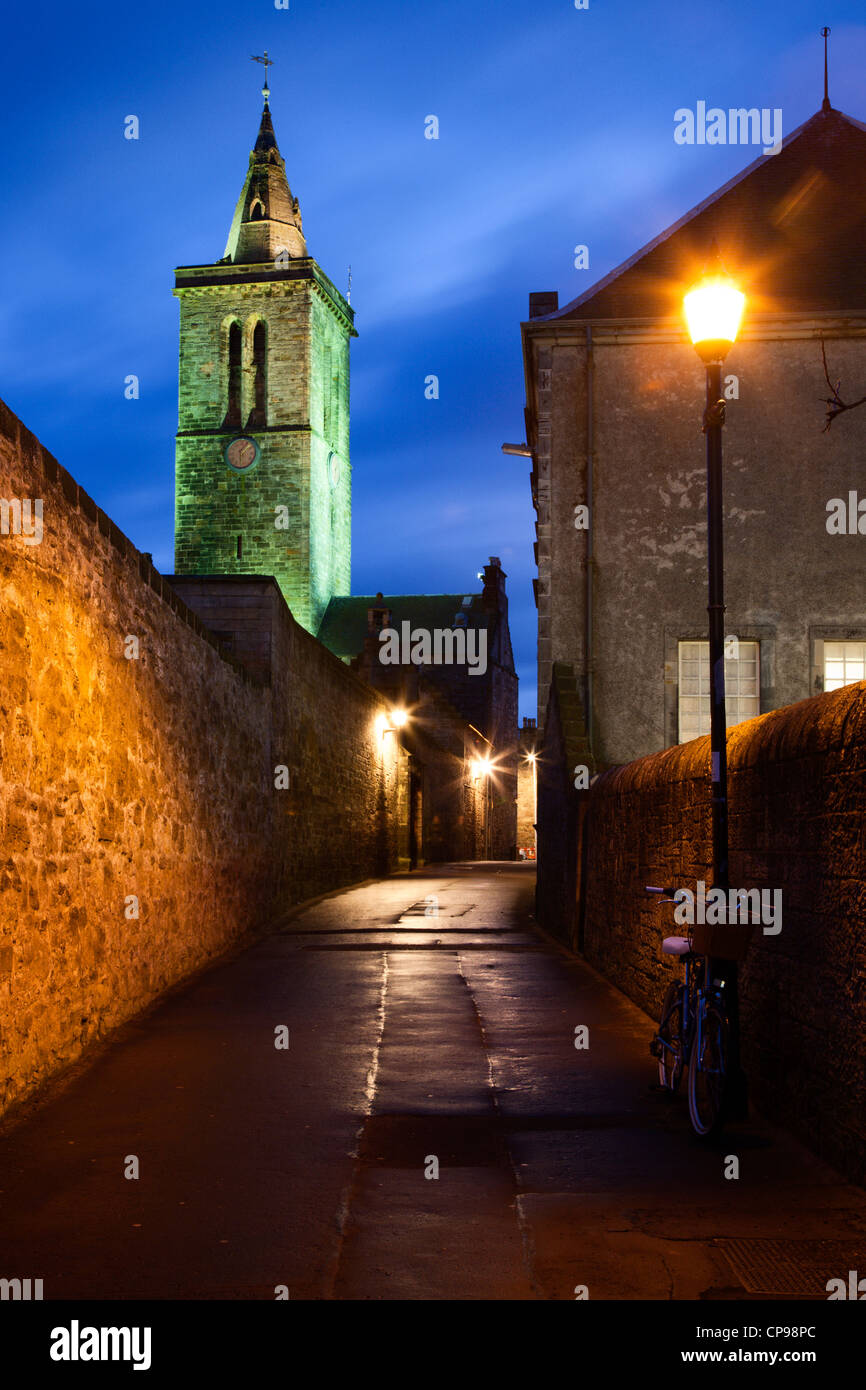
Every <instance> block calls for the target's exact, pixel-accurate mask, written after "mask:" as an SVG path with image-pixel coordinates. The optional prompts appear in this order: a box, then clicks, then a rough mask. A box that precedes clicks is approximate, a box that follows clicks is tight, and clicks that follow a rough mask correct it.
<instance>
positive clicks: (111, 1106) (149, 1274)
mask: <svg viewBox="0 0 866 1390" xmlns="http://www.w3.org/2000/svg"><path fill="white" fill-rule="evenodd" d="M533 887H534V878H533V872H532V868H531V866H528V865H516V864H481V865H478V864H475V865H465V866H464V865H458V866H453V865H449V866H437V867H435V868H433V869H431V868H427V869H424V870H420V871H417V872H415V873H412V874H404V875H399V876H396V877H393V878H390V879H388V880H386V881H383V882H377V883H374V884H370V885H366V886H362V887H359V888H356V889H353V890H350V891H347V892H344V893H341V894H339V895H337V896H333V897H330V898H328V899H325V900H323V901H321V902H319V903H317V904H315V905H314V906H312V907H310V908H307V909H306V910H304V911H303V912H301V913H299V914H298V915H297V916H296V917H295V918H294V919H293V920H292V921H291V923H290V925H289V927H288V929H287V930H285V931H284V932H282V933H281V934H279V935H275V936H271V937H269V938H267V939H266V940H263V941H261V942H260V943H258V944H256V945H254V946H253V947H251V948H249V949H247V950H245V951H243V952H242V953H239V954H237V955H235V956H234V957H232V958H230V959H226V960H224V961H222V962H221V963H220V964H218V965H217V966H216V967H214V968H211V969H210V970H208V971H206V972H205V973H203V974H201V975H199V976H197V977H196V978H195V979H194V980H192V981H191V982H189V983H188V984H186V985H185V986H183V987H181V988H179V989H178V990H176V991H175V992H174V993H172V994H171V996H169V997H168V998H166V999H164V1000H163V1001H162V1002H161V1003H160V1004H159V1005H157V1006H156V1007H155V1008H153V1009H152V1010H151V1011H150V1012H149V1013H148V1014H146V1015H144V1016H142V1017H141V1018H139V1019H138V1020H137V1021H136V1022H134V1023H133V1024H131V1025H129V1026H127V1027H126V1028H125V1029H123V1030H122V1032H121V1033H120V1034H119V1035H118V1036H117V1037H116V1038H115V1039H114V1041H113V1042H111V1043H110V1044H109V1045H108V1046H107V1047H106V1048H105V1050H104V1051H103V1052H102V1054H101V1055H100V1056H99V1057H98V1058H97V1059H96V1061H95V1062H93V1063H92V1064H91V1065H89V1066H87V1067H85V1068H81V1069H79V1071H78V1073H77V1075H75V1076H74V1077H72V1078H71V1079H70V1080H68V1081H67V1082H66V1083H65V1084H64V1085H63V1087H62V1088H61V1089H60V1090H59V1091H58V1093H57V1094H56V1095H55V1096H54V1097H53V1098H52V1099H51V1100H50V1101H49V1102H48V1103H47V1104H46V1105H44V1106H43V1107H42V1108H41V1109H40V1110H38V1111H37V1112H36V1113H35V1114H33V1115H32V1116H31V1117H30V1118H29V1119H28V1120H27V1121H26V1122H24V1123H23V1124H18V1125H17V1126H16V1127H14V1128H11V1129H9V1128H8V1127H7V1130H6V1132H5V1133H4V1134H3V1136H2V1138H0V1188H2V1194H0V1201H2V1218H0V1229H2V1235H0V1265H2V1272H3V1273H5V1274H8V1275H11V1274H17V1275H19V1276H22V1277H23V1276H30V1277H34V1278H42V1279H43V1281H44V1291H45V1298H46V1299H50V1298H71V1299H77V1298H123V1299H131V1298H160V1299H173V1298H204V1299H212V1298H241V1299H260V1298H266V1299H267V1298H273V1297H274V1291H275V1288H276V1287H277V1286H279V1285H285V1286H287V1288H288V1291H289V1295H290V1297H291V1298H292V1299H327V1298H338V1299H400V1298H409V1299H481V1298H490V1299H533V1298H542V1299H573V1298H574V1297H575V1289H576V1287H578V1286H585V1287H586V1289H587V1291H588V1296H589V1297H590V1298H591V1299H636V1298H649V1299H670V1298H674V1299H690V1298H699V1297H706V1298H749V1297H760V1296H761V1295H760V1293H759V1292H758V1291H757V1289H758V1288H759V1287H760V1280H759V1279H758V1276H756V1275H754V1273H752V1274H749V1273H748V1270H749V1269H752V1270H753V1269H754V1268H755V1261H756V1259H757V1257H758V1255H759V1254H760V1249H759V1247H757V1246H756V1247H754V1248H752V1247H750V1249H751V1255H750V1254H749V1250H747V1249H746V1246H742V1247H741V1246H739V1245H738V1244H737V1242H738V1241H742V1240H746V1242H747V1243H748V1242H754V1241H758V1242H760V1243H761V1244H762V1243H763V1241H766V1240H771V1239H772V1240H782V1241H789V1240H797V1241H805V1240H810V1239H811V1240H820V1241H854V1240H857V1239H859V1240H861V1242H862V1241H863V1240H864V1239H866V1194H864V1193H863V1192H861V1191H860V1190H859V1189H856V1188H852V1187H850V1186H846V1185H845V1184H844V1183H843V1181H842V1180H841V1179H840V1178H839V1177H838V1176H837V1175H836V1174H834V1173H833V1172H832V1171H830V1170H829V1169H828V1168H826V1167H825V1166H824V1165H822V1164H821V1163H820V1162H818V1161H817V1160H816V1159H815V1158H813V1157H812V1156H810V1155H809V1154H808V1153H807V1152H806V1151H805V1150H804V1149H802V1148H801V1147H800V1146H799V1145H798V1144H797V1143H795V1142H794V1141H793V1140H792V1139H790V1138H788V1137H787V1136H785V1135H784V1134H781V1133H779V1132H778V1131H775V1130H771V1129H770V1128H769V1127H767V1126H766V1125H764V1124H763V1123H762V1122H760V1120H757V1119H752V1120H751V1121H750V1122H749V1123H748V1124H742V1125H739V1126H734V1127H732V1128H731V1129H730V1131H729V1132H728V1133H727V1135H726V1136H725V1137H724V1138H723V1139H722V1140H721V1141H720V1142H719V1143H718V1144H717V1145H716V1146H715V1147H709V1148H708V1147H704V1146H702V1145H701V1144H700V1143H699V1141H697V1140H696V1139H695V1138H694V1137H693V1135H692V1132H691V1129H690V1127H689V1121H688V1113H687V1106H686V1104H685V1099H684V1098H682V1099H680V1100H679V1101H674V1102H669V1101H668V1099H667V1098H666V1097H665V1096H664V1095H663V1094H662V1093H661V1092H660V1091H659V1090H658V1088H657V1086H656V1085H655V1075H654V1063H653V1062H652V1059H651V1058H650V1056H649V1053H648V1049H647V1044H648V1039H649V1032H650V1025H649V1020H648V1019H647V1017H646V1016H645V1015H644V1014H643V1013H642V1012H641V1011H640V1010H639V1009H637V1008H636V1007H634V1006H633V1005H632V1004H631V1003H630V1002H629V1001H628V1000H626V999H625V998H624V997H623V996H622V995H621V994H620V993H619V992H618V991H617V990H616V989H615V988H613V987H612V986H611V985H610V984H609V983H607V982H606V981H604V980H602V979H601V978H600V977H599V976H598V975H597V974H596V973H595V972H594V971H592V970H591V969H590V968H588V967H587V966H586V965H584V964H583V963H582V962H580V961H578V960H574V959H572V958H570V957H568V956H566V955H565V953H563V952H561V951H559V950H558V949H557V948H555V947H554V946H552V945H551V944H550V943H549V942H547V941H546V940H545V939H544V938H543V937H541V936H540V935H539V934H538V933H537V932H536V931H535V930H534V926H533V921H532V916H531V913H532V903H533ZM581 1025H585V1026H586V1027H588V1029H589V1046H588V1048H587V1049H578V1048H576V1047H575V1045H574V1044H575V1029H576V1028H577V1027H579V1026H581ZM281 1027H283V1028H287V1029H288V1030H289V1046H288V1048H278V1047H276V1046H275V1038H276V1036H277V1034H276V1031H275V1030H278V1029H280V1028H281ZM729 1154H735V1155H738V1156H739V1159H740V1177H739V1179H738V1180H736V1181H733V1180H730V1179H726V1177H725V1166H726V1163H725V1159H726V1155H729ZM132 1156H135V1158H137V1160H138V1169H139V1176H138V1178H137V1179H130V1178H127V1177H125V1176H124V1172H125V1169H126V1170H127V1171H129V1170H130V1166H131V1165H130V1159H131V1157H132ZM437 1165H438V1177H437V1176H433V1174H435V1171H436V1169H437ZM726 1242H732V1244H726ZM764 1248H769V1247H764ZM839 1248H841V1247H839ZM744 1252H745V1253H744ZM846 1268H847V1266H846ZM738 1270H739V1271H740V1273H739V1274H738V1272H737V1271H738ZM743 1271H745V1272H743ZM756 1280H757V1283H756ZM824 1296H825V1297H826V1295H824Z"/></svg>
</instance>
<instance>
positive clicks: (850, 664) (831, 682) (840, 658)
mask: <svg viewBox="0 0 866 1390" xmlns="http://www.w3.org/2000/svg"><path fill="white" fill-rule="evenodd" d="M862 680H866V642H825V643H824V689H825V690H841V688H842V686H843V685H853V684H854V682H855V681H862Z"/></svg>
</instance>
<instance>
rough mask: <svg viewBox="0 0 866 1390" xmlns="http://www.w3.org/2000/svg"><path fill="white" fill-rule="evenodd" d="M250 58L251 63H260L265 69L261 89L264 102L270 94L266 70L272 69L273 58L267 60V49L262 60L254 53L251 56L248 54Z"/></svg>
mask: <svg viewBox="0 0 866 1390" xmlns="http://www.w3.org/2000/svg"><path fill="white" fill-rule="evenodd" d="M250 58H251V60H252V62H254V63H261V64H262V65H263V66H264V69H265V85H264V87H262V96H263V97H264V99H265V101H267V99H268V97H269V96H270V94H271V89H270V87H269V86H268V68H272V67H273V66H274V60H273V58H269V57H268V50H267V49H265V55H264V57H263V58H260V57H259V56H258V55H257V54H256V53H251V54H250Z"/></svg>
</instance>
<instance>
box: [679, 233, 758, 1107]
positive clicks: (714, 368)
mask: <svg viewBox="0 0 866 1390" xmlns="http://www.w3.org/2000/svg"><path fill="white" fill-rule="evenodd" d="M745 302H746V297H745V295H744V294H743V293H742V291H741V290H738V289H737V288H736V286H735V285H734V284H733V283H732V282H731V280H730V279H729V278H728V276H727V275H726V274H725V272H724V270H723V269H722V265H721V261H720V259H719V255H718V250H717V248H715V247H714V248H713V257H712V262H711V264H710V266H709V267H708V269H707V271H706V273H705V275H704V277H703V279H702V280H701V281H700V283H699V284H698V285H696V286H695V287H694V289H692V290H690V291H689V293H688V294H687V295H686V296H685V300H684V308H685V313H686V320H687V322H688V327H689V335H690V337H691V340H692V342H693V343H694V346H695V350H696V352H697V353H698V356H699V357H700V358H701V361H702V362H703V363H704V364H705V366H706V369H707V404H706V408H705V410H704V434H705V435H706V437H707V544H708V553H707V558H708V567H707V569H708V580H709V585H708V592H709V599H708V604H707V612H708V614H709V637H710V750H711V774H710V775H711V786H712V813H713V886H714V887H716V888H721V889H723V891H724V893H725V897H726V899H727V896H728V888H729V886H730V885H729V873H728V757H727V717H726V712H725V560H724V534H723V532H724V528H723V510H722V496H723V486H722V428H723V426H724V423H725V401H724V397H723V395H722V363H723V362H724V360H725V358H726V356H727V355H728V352H729V351H730V349H731V348H732V347H733V345H734V342H735V341H736V337H737V332H738V330H739V327H740V321H741V319H742V316H743V308H744V306H745ZM708 969H709V971H710V973H711V978H712V974H713V973H715V972H714V965H713V962H712V961H710V962H708ZM724 978H725V992H726V1003H727V1010H728V1019H729V1023H730V1073H729V1083H730V1095H729V1100H730V1102H731V1104H732V1108H733V1109H734V1110H741V1109H742V1106H743V1104H744V1100H745V1096H744V1081H743V1076H742V1072H741V1070H740V1046H739V1040H740V1039H739V1034H740V1025H739V1002H738V997H737V965H736V962H735V961H726V962H725V966H724Z"/></svg>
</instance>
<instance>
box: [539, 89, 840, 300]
mask: <svg viewBox="0 0 866 1390" xmlns="http://www.w3.org/2000/svg"><path fill="white" fill-rule="evenodd" d="M828 116H838V117H839V118H840V119H841V120H843V121H846V122H847V123H848V124H849V125H852V126H855V127H856V128H857V129H858V130H862V131H863V132H864V133H866V124H864V123H863V122H862V121H858V120H856V119H855V117H853V116H848V115H847V114H846V113H845V112H844V111H837V110H836V108H835V107H832V108H831V109H830V111H816V112H815V114H814V115H813V116H810V117H809V118H808V120H805V121H803V122H801V124H800V125H798V126H797V127H796V129H795V130H792V131H791V133H790V134H789V135H786V136H785V137H784V138H783V139H782V142H781V145H780V146H779V151H778V153H779V154H781V152H782V150H784V149H787V147H788V146H789V145H791V144H793V143H794V141H795V140H798V139H799V138H800V137H801V136H802V135H803V133H804V131H805V130H806V129H807V128H808V127H809V126H811V125H813V124H814V123H815V122H816V121H823V120H826V119H827V117H828ZM775 158H777V156H776V155H765V154H759V155H758V156H757V158H756V159H753V160H752V162H751V164H747V165H746V167H745V168H744V169H741V170H740V172H739V173H738V174H734V176H733V177H732V178H730V179H728V181H727V183H724V184H722V186H721V187H720V188H717V189H716V190H715V191H714V192H713V193H710V194H709V195H708V196H707V197H706V198H704V199H702V200H701V202H699V203H697V204H696V205H695V206H694V207H693V208H691V209H690V210H689V211H688V212H685V213H683V215H682V217H679V218H678V219H677V221H676V222H672V223H671V225H670V226H669V227H666V228H664V230H663V231H661V232H659V233H658V234H657V235H656V236H654V237H653V238H652V240H650V241H648V242H647V243H646V244H645V245H644V246H642V247H640V249H639V250H638V251H635V252H634V253H633V254H632V255H631V256H629V257H628V259H627V260H624V261H622V262H620V264H619V265H617V266H615V267H614V268H613V270H610V271H608V273H607V275H605V276H603V277H602V279H601V280H596V281H595V283H594V284H592V285H590V287H589V288H588V289H586V290H584V291H583V293H582V294H579V295H577V297H576V298H575V299H572V300H570V301H569V303H568V304H566V305H564V306H563V307H562V308H561V309H557V310H555V311H554V312H553V313H552V314H542V315H539V316H538V317H537V318H533V319H531V320H529V322H531V323H532V324H537V323H554V322H556V320H557V319H562V318H567V317H570V316H572V314H573V311H574V310H575V309H578V308H580V307H581V305H583V304H586V303H588V302H589V301H590V300H592V299H595V297H596V295H598V294H600V293H601V291H602V290H604V289H607V287H608V286H609V285H611V284H613V283H614V281H615V280H618V279H619V278H620V276H621V275H624V274H625V273H626V271H628V270H631V269H632V268H633V267H634V266H635V265H637V264H638V263H639V262H640V261H642V260H643V259H644V257H645V256H648V255H649V254H650V252H651V251H654V250H655V249H656V247H657V246H661V245H663V244H664V242H666V241H669V240H670V238H671V237H672V236H674V235H675V233H677V232H679V231H680V230H681V229H682V228H683V227H685V226H688V224H689V223H690V222H692V221H694V219H695V218H696V217H698V216H700V214H701V213H702V212H706V210H707V208H710V207H712V206H713V204H714V203H717V202H719V200H720V199H721V198H723V197H724V196H725V195H726V194H727V193H730V191H731V190H732V189H733V188H736V187H737V185H738V184H741V183H743V182H744V180H745V179H747V178H749V177H750V176H751V175H752V174H754V173H755V172H756V171H757V170H758V169H759V168H761V167H763V166H764V165H766V163H767V160H768V159H775Z"/></svg>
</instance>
